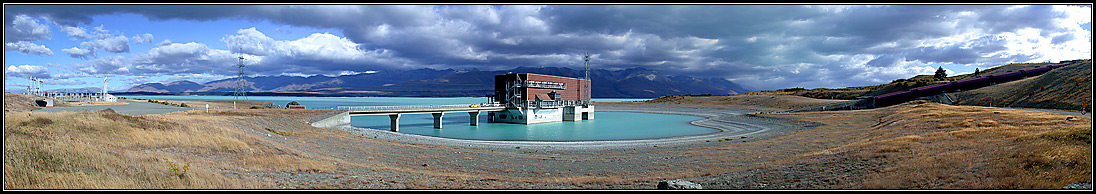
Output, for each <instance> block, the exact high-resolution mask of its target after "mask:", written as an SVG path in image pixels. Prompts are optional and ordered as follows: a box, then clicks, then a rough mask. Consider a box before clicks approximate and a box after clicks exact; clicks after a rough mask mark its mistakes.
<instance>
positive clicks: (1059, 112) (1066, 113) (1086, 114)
mask: <svg viewBox="0 0 1096 194" xmlns="http://www.w3.org/2000/svg"><path fill="white" fill-rule="evenodd" d="M1007 109H1016V110H1031V111H1043V112H1050V113H1058V114H1063V115H1073V116H1085V117H1092V113H1085V114H1084V115H1081V112H1073V111H1064V110H1050V109H1036V108H1007Z"/></svg>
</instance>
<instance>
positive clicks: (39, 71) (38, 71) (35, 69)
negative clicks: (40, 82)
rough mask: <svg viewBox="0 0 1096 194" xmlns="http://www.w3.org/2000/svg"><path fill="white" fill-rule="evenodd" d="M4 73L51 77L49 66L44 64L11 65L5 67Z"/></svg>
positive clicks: (6, 74) (25, 76)
mask: <svg viewBox="0 0 1096 194" xmlns="http://www.w3.org/2000/svg"><path fill="white" fill-rule="evenodd" d="M4 74H5V76H12V77H23V78H29V77H37V78H48V77H50V75H49V68H46V67H43V66H38V65H18V66H16V65H9V66H8V68H5V69H4Z"/></svg>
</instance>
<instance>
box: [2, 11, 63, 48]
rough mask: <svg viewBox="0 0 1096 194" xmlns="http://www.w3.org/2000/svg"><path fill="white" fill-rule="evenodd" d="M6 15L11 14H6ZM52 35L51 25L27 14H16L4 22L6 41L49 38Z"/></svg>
mask: <svg viewBox="0 0 1096 194" xmlns="http://www.w3.org/2000/svg"><path fill="white" fill-rule="evenodd" d="M5 10H6V9H5ZM4 17H5V18H9V17H10V16H9V15H6V14H5V16H4ZM52 37H53V33H52V32H50V30H49V26H47V25H45V24H39V23H38V20H37V19H34V18H31V17H30V16H27V15H16V16H15V17H14V18H12V19H11V20H10V21H5V23H4V41H6V42H21V41H38V40H48V39H51V38H52Z"/></svg>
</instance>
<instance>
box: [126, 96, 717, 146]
mask: <svg viewBox="0 0 1096 194" xmlns="http://www.w3.org/2000/svg"><path fill="white" fill-rule="evenodd" d="M120 97H126V98H140V99H152V100H233V99H234V98H235V97H233V96H167V95H163V96H161V95H124V96H120ZM247 100H254V101H266V102H271V103H274V104H278V105H282V106H284V105H285V104H287V103H289V102H291V101H296V102H297V103H299V104H301V105H304V106H305V107H307V108H309V109H332V108H335V107H338V106H399V105H451V104H479V103H486V102H487V98H483V97H468V98H452V97H293V96H248V97H247ZM642 100H649V99H629V98H595V99H593V100H592V101H595V102H621V101H642ZM594 114H595V117H594V118H595V119H594V120H583V121H563V122H553V123H541V124H532V125H524V124H511V123H488V122H486V117H485V116H486V114H481V116H480V117H479V118H478V119H479V120H480V123H479V126H470V125H469V123H468V120H469V118H468V114H467V113H463V112H452V113H445V115H444V117H443V122H442V125H443V126H442V129H435V128H434V124H433V116H431V115H430V114H404V115H403V116H401V118H400V131H399V133H407V134H416V135H426V136H434V137H444V138H453V139H472V140H502V141H604V140H635V139H656V138H667V137H678V136H690V135H702V134H708V133H715V132H719V130H716V129H711V128H704V127H698V126H694V125H691V124H689V122H690V121H695V120H700V119H704V118H702V117H696V116H686V115H672V114H654V113H635V112H604V111H602V112H595V113H594ZM350 125H351V126H355V127H362V128H371V129H375V130H388V129H389V126H388V125H389V119H388V116H387V115H360V116H352V117H351V120H350Z"/></svg>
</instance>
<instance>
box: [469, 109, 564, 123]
mask: <svg viewBox="0 0 1096 194" xmlns="http://www.w3.org/2000/svg"><path fill="white" fill-rule="evenodd" d="M487 115H488V116H491V117H492V118H491V119H488V121H491V122H496V123H519V124H534V123H547V122H560V121H563V109H562V108H542V109H522V110H520V111H519V110H518V109H506V110H505V111H491V112H490V113H488V114H487Z"/></svg>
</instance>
